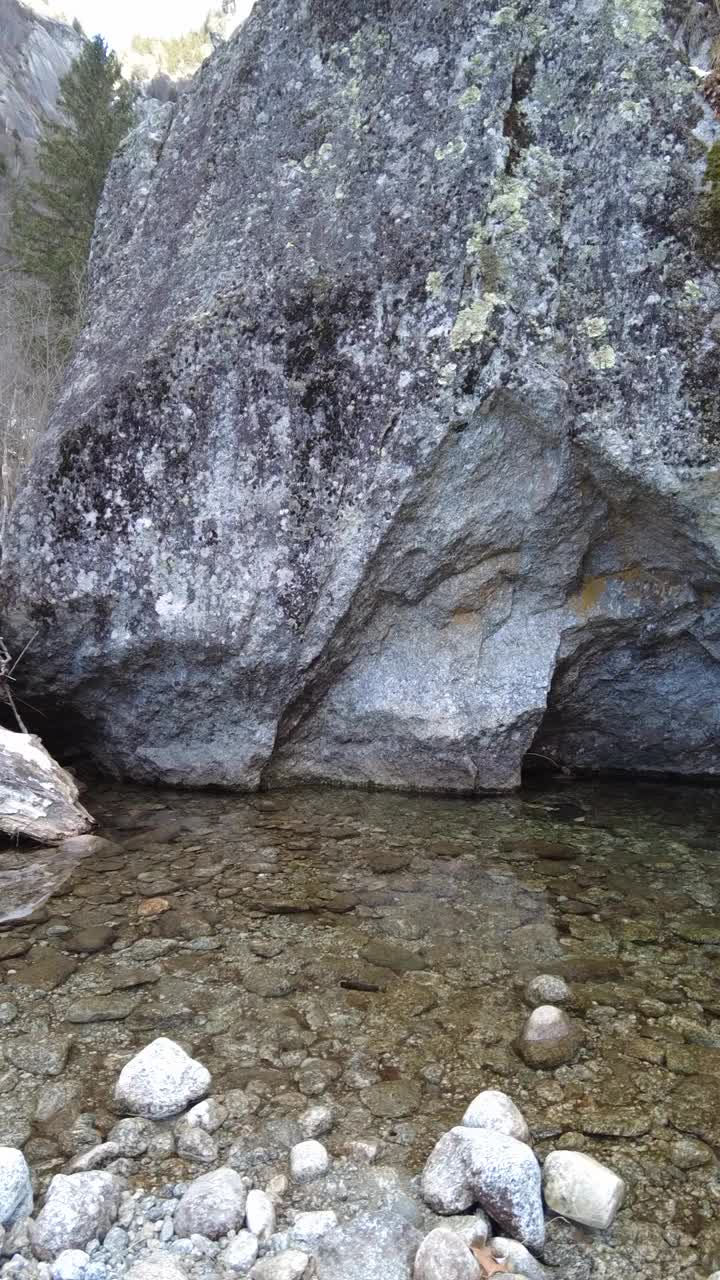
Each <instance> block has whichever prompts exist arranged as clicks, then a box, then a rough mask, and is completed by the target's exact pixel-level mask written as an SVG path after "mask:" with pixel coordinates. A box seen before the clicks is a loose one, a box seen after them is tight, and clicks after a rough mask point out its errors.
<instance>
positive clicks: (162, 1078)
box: [115, 1036, 211, 1120]
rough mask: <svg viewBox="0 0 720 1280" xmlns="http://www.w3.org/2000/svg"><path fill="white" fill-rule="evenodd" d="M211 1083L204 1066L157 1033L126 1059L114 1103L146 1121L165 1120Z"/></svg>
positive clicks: (204, 1091)
mask: <svg viewBox="0 0 720 1280" xmlns="http://www.w3.org/2000/svg"><path fill="white" fill-rule="evenodd" d="M210 1084H211V1076H210V1072H209V1071H208V1070H207V1067H204V1066H203V1065H202V1063H200V1062H196V1061H195V1059H194V1058H191V1057H190V1056H189V1054H187V1053H186V1052H185V1050H184V1049H182V1048H181V1047H180V1045H179V1044H176V1043H175V1041H174V1040H168V1039H166V1038H165V1036H159V1037H158V1039H157V1040H153V1042H152V1044H149V1045H147V1046H146V1048H145V1049H142V1050H141V1051H140V1053H136V1054H135V1057H134V1058H131V1059H130V1061H129V1062H126V1064H125V1066H124V1067H123V1069H122V1071H121V1072H120V1076H119V1078H118V1082H117V1085H116V1086H115V1105H116V1106H117V1107H118V1108H119V1109H120V1110H122V1111H128V1112H130V1113H131V1114H133V1115H138V1116H145V1117H146V1118H147V1119H148V1120H166V1119H167V1118H168V1117H169V1116H176V1115H178V1114H179V1113H180V1112H181V1111H184V1110H185V1108H186V1107H187V1106H189V1104H190V1103H191V1102H196V1101H197V1100H198V1098H202V1097H203V1096H204V1094H206V1093H207V1092H208V1090H209V1088H210Z"/></svg>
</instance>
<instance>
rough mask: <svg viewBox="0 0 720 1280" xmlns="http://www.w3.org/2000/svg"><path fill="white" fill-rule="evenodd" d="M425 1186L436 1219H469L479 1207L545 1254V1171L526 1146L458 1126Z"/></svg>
mask: <svg viewBox="0 0 720 1280" xmlns="http://www.w3.org/2000/svg"><path fill="white" fill-rule="evenodd" d="M421 1185H422V1195H423V1199H424V1200H425V1202H426V1203H427V1204H428V1205H429V1206H430V1208H431V1209H434V1210H435V1212H436V1213H442V1214H451V1213H464V1212H465V1210H467V1209H469V1208H470V1207H471V1206H472V1205H473V1204H476V1203H478V1204H480V1205H481V1206H482V1208H483V1209H485V1211H486V1212H487V1213H488V1214H489V1215H490V1217H491V1218H493V1219H494V1220H495V1221H496V1222H497V1223H498V1224H499V1225H500V1226H501V1227H503V1229H504V1230H506V1231H507V1232H508V1233H509V1234H512V1235H513V1236H514V1237H516V1238H517V1239H519V1240H521V1241H522V1243H523V1244H526V1245H527V1246H528V1248H529V1249H533V1250H535V1251H536V1252H540V1251H541V1250H542V1246H543V1239H544V1230H545V1228H544V1218H543V1208H542V1197H541V1190H540V1188H541V1175H540V1166H539V1164H538V1162H537V1160H536V1159H535V1156H534V1155H533V1153H532V1151H531V1150H530V1148H529V1147H528V1146H526V1144H525V1143H524V1142H518V1141H517V1139H516V1138H510V1137H508V1136H507V1135H506V1134H503V1133H498V1132H496V1131H494V1130H492V1129H466V1128H462V1127H460V1126H458V1127H457V1128H455V1129H451V1130H450V1132H449V1133H446V1134H444V1135H443V1137H442V1138H441V1139H440V1141H439V1142H438V1143H437V1144H436V1146H435V1148H434V1150H433V1151H432V1153H431V1155H430V1157H429V1159H428V1161H427V1164H426V1165H425V1169H424V1170H423V1175H422V1184H421Z"/></svg>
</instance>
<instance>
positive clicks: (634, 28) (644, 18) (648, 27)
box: [613, 0, 662, 40]
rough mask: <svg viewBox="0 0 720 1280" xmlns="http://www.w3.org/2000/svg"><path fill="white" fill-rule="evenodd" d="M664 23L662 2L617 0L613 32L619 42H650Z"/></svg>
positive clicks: (656, 0)
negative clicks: (636, 40) (635, 40)
mask: <svg viewBox="0 0 720 1280" xmlns="http://www.w3.org/2000/svg"><path fill="white" fill-rule="evenodd" d="M661 21H662V0H615V12H614V14H613V32H614V35H615V38H616V39H617V40H625V39H627V38H628V37H631V38H632V37H635V38H636V39H639V40H649V39H650V37H651V36H654V35H656V34H657V32H658V31H659V29H660V23H661Z"/></svg>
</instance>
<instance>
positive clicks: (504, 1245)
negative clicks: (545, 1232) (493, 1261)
mask: <svg viewBox="0 0 720 1280" xmlns="http://www.w3.org/2000/svg"><path fill="white" fill-rule="evenodd" d="M490 1252H491V1254H492V1256H493V1258H497V1260H498V1262H502V1263H503V1264H504V1266H505V1269H506V1270H507V1271H510V1272H514V1273H517V1274H518V1275H523V1276H525V1277H526V1280H548V1273H547V1271H546V1270H545V1268H544V1267H543V1266H542V1264H541V1263H540V1262H538V1260H537V1258H534V1257H533V1255H532V1254H531V1253H530V1250H529V1249H526V1248H525V1245H524V1244H520V1243H519V1241H517V1240H509V1239H508V1238H507V1237H504V1236H494V1237H493V1239H492V1240H491V1241H490Z"/></svg>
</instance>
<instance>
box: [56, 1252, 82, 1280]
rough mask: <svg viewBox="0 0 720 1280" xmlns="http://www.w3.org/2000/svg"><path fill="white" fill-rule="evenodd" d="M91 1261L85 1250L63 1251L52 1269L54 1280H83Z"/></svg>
mask: <svg viewBox="0 0 720 1280" xmlns="http://www.w3.org/2000/svg"><path fill="white" fill-rule="evenodd" d="M89 1261H90V1254H89V1253H86V1252H85V1250H84V1249H63V1251H62V1253H60V1254H58V1256H57V1258H56V1259H55V1261H54V1262H53V1264H52V1266H51V1267H50V1275H51V1277H52V1280H83V1276H84V1275H85V1272H86V1269H87V1265H88V1262H89Z"/></svg>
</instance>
